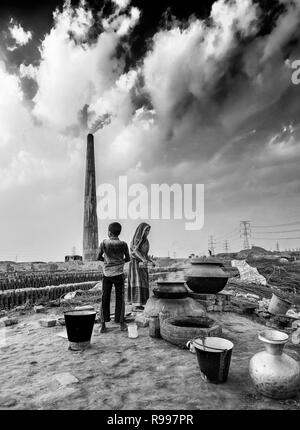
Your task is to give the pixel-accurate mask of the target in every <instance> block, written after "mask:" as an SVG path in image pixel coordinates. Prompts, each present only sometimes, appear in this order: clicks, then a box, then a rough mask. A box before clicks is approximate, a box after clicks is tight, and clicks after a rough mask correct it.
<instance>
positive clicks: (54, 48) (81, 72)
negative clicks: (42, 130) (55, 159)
mask: <svg viewBox="0 0 300 430" xmlns="http://www.w3.org/2000/svg"><path fill="white" fill-rule="evenodd" d="M127 19H129V21H130V24H126V25H125V27H126V30H125V27H124V26H123V23H124V22H126V23H127ZM135 23H136V20H135V16H134V18H132V11H131V12H130V15H129V18H128V15H127V14H122V15H120V16H119V15H118V16H117V17H115V18H114V20H113V22H112V23H111V24H108V25H107V28H106V31H104V32H103V33H101V34H100V35H99V37H98V38H97V40H96V41H95V42H93V43H88V31H89V29H90V27H91V25H92V24H93V17H92V14H91V12H90V11H89V10H86V9H85V6H84V3H83V2H82V3H81V5H80V6H79V7H78V8H77V9H73V8H72V7H71V6H70V5H68V4H66V5H65V7H64V10H63V12H58V11H57V12H56V13H55V23H54V26H53V28H52V29H51V31H50V33H49V34H48V35H46V37H45V39H44V40H43V42H42V45H41V48H40V50H41V57H42V59H41V63H40V65H39V67H38V68H37V70H36V81H37V84H38V91H37V94H36V96H35V98H34V100H33V101H34V103H35V107H34V110H33V113H34V115H35V116H36V117H37V118H39V119H41V120H42V121H45V123H47V124H51V125H53V126H55V127H57V128H58V129H60V130H62V129H64V128H67V127H70V126H73V125H76V124H77V123H78V114H79V111H80V110H81V109H82V108H83V106H84V105H86V104H88V105H90V104H94V103H96V102H97V100H98V99H99V98H101V97H102V95H103V94H104V92H106V91H108V90H109V89H110V88H111V87H113V86H114V83H115V81H116V80H117V79H118V77H119V76H120V75H121V74H122V70H123V66H124V64H123V61H122V59H117V58H116V48H117V46H118V44H119V43H120V36H122V35H124V34H125V32H126V33H127V32H128V31H129V30H130V28H132V26H133V25H135ZM111 25H113V26H114V28H116V29H122V30H121V32H120V33H118V31H117V33H115V32H113V31H111ZM70 29H71V30H72V32H73V36H74V37H75V38H76V39H77V40H79V41H80V42H81V43H75V42H74V40H73V38H72V37H71V38H70V35H69V32H70Z"/></svg>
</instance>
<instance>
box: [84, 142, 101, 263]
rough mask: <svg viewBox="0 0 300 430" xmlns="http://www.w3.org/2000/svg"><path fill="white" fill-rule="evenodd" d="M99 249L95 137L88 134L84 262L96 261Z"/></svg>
mask: <svg viewBox="0 0 300 430" xmlns="http://www.w3.org/2000/svg"><path fill="white" fill-rule="evenodd" d="M97 248H98V220H97V200H96V173H95V155H94V136H93V135H92V134H88V136H87V147H86V171H85V190H84V215H83V261H95V260H96V254H97Z"/></svg>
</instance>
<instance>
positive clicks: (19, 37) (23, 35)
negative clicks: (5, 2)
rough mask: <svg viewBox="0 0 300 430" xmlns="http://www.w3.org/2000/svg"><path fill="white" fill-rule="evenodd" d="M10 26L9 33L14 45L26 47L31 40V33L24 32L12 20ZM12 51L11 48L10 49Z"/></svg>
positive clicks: (19, 25)
mask: <svg viewBox="0 0 300 430" xmlns="http://www.w3.org/2000/svg"><path fill="white" fill-rule="evenodd" d="M10 23H11V26H10V27H9V32H10V35H11V37H12V38H13V39H14V41H15V43H16V44H17V45H18V46H24V45H26V44H27V43H28V42H29V40H31V39H32V33H31V31H25V30H24V29H23V27H22V26H21V24H17V23H14V21H13V20H11V22H10ZM10 50H12V48H10Z"/></svg>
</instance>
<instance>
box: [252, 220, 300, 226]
mask: <svg viewBox="0 0 300 430" xmlns="http://www.w3.org/2000/svg"><path fill="white" fill-rule="evenodd" d="M299 224H300V221H296V222H290V223H287V224H275V225H253V226H252V228H265V227H267V228H270V227H287V226H289V225H299Z"/></svg>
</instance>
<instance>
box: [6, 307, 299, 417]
mask: <svg viewBox="0 0 300 430" xmlns="http://www.w3.org/2000/svg"><path fill="white" fill-rule="evenodd" d="M97 306H98V305H97ZM57 313H60V314H61V313H62V310H61V309H60V308H51V309H50V310H48V311H47V316H50V315H51V314H57ZM210 316H212V317H213V318H215V319H217V320H218V321H220V322H221V323H222V327H223V337H225V338H227V339H229V340H231V341H232V342H233V343H234V349H233V354H232V359H231V365H230V371H229V377H228V381H227V382H226V383H223V384H218V385H215V384H210V383H206V382H204V381H203V380H202V379H201V377H200V373H199V367H198V362H197V358H196V355H195V354H192V353H191V352H189V351H187V350H181V349H179V348H177V347H176V346H173V345H171V344H169V343H167V342H165V341H164V340H163V339H153V338H151V337H149V335H148V328H139V337H138V338H136V339H129V338H128V335H127V332H126V331H125V332H121V331H120V330H119V326H118V325H116V324H114V323H113V322H111V323H109V325H108V328H109V331H108V332H107V333H105V334H101V335H100V334H98V332H99V324H95V327H94V333H93V337H92V347H91V348H90V349H88V350H86V351H84V352H77V351H76V352H74V351H70V350H68V341H67V339H65V338H62V337H60V336H58V333H61V332H62V331H64V330H65V327H63V326H59V325H58V326H55V327H52V328H43V327H40V325H39V323H38V320H39V319H41V318H44V317H45V315H41V314H34V313H29V314H26V315H22V316H19V317H18V318H19V324H18V325H15V326H11V327H7V328H6V329H5V332H3V331H2V335H1V339H0V340H1V342H0V345H1V346H0V353H1V364H0V387H1V389H0V390H1V391H0V409H31V410H36V409H111V410H120V409H126V410H128V409H139V410H146V409H157V410H162V409H172V410H187V409H190V410H193V409H199V410H204V409H219V410H224V409H227V410H228V409H229V410H241V409H299V408H300V400H299V398H298V399H293V400H287V401H275V400H272V399H267V398H265V397H263V396H261V395H260V394H258V393H256V391H255V389H254V387H253V386H252V383H251V380H250V377H249V372H248V366H249V360H250V358H251V357H252V356H253V355H254V354H255V353H256V352H258V351H260V350H263V349H264V348H263V345H262V343H261V342H260V341H259V340H258V339H257V333H258V332H259V331H260V330H263V329H264V326H262V325H260V324H258V323H257V322H254V321H251V320H249V319H248V318H246V317H243V316H241V315H237V314H233V313H223V314H221V313H210ZM2 330H4V329H2ZM295 348H296V347H294V346H293V345H291V344H290V343H288V344H287V345H286V348H285V351H286V352H289V351H292V354H294V356H295V354H296V356H297V354H298V358H300V354H299V352H300V351H299V349H298V351H299V352H297V350H295ZM62 373H69V374H71V375H73V376H74V377H75V378H77V380H78V381H75V382H72V381H69V382H68V381H67V382H66V383H65V384H62V383H60V382H58V380H57V379H56V376H57V375H59V374H62Z"/></svg>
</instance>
